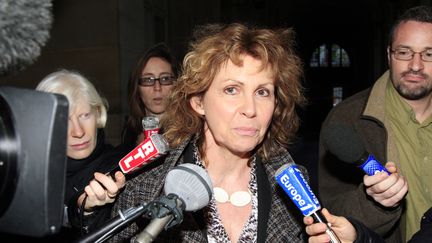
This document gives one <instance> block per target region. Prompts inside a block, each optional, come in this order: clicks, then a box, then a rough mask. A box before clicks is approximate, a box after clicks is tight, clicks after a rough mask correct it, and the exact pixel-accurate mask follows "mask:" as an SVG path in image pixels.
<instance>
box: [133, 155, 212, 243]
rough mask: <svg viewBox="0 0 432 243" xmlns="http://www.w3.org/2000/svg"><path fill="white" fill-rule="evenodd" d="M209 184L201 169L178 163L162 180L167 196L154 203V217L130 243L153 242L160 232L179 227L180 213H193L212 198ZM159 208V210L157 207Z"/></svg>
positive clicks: (208, 177)
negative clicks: (175, 226) (163, 180)
mask: <svg viewBox="0 0 432 243" xmlns="http://www.w3.org/2000/svg"><path fill="white" fill-rule="evenodd" d="M212 188H213V186H212V183H211V179H210V176H209V175H208V174H207V172H206V171H205V170H204V168H202V167H200V166H198V165H195V164H189V163H188V164H181V165H179V166H177V167H174V169H172V170H171V171H169V172H168V174H167V177H166V179H165V185H164V192H165V195H166V196H163V197H161V198H160V199H159V200H157V201H156V202H154V204H155V206H156V208H157V210H155V214H159V215H155V216H156V217H155V218H154V219H153V220H152V221H151V222H150V224H148V225H147V227H146V228H145V229H144V230H143V231H142V232H141V233H140V234H139V235H137V236H136V237H134V238H133V239H132V242H139V243H147V242H152V241H153V240H154V239H156V237H157V236H158V235H159V233H160V232H161V231H162V230H163V229H168V228H170V227H172V226H174V225H177V224H180V223H181V222H182V220H183V214H182V211H183V210H185V211H196V210H199V209H201V208H203V207H205V206H206V205H207V204H208V203H209V202H210V199H211V197H212V194H213V192H212ZM158 206H160V207H158Z"/></svg>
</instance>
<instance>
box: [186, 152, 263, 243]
mask: <svg viewBox="0 0 432 243" xmlns="http://www.w3.org/2000/svg"><path fill="white" fill-rule="evenodd" d="M194 145H195V144H194ZM194 157H195V158H194V159H195V163H196V164H197V165H199V166H201V167H203V168H205V167H204V164H203V161H202V160H201V158H200V156H199V153H198V149H197V148H196V146H194ZM250 166H251V172H250V173H251V174H250V181H249V185H248V189H249V191H250V193H251V197H252V212H251V215H250V216H249V219H248V220H247V221H246V223H245V225H244V226H243V229H242V232H241V234H240V236H239V239H238V240H237V242H239V243H250V242H256V241H257V228H258V190H257V180H256V166H255V157H254V158H253V159H252V160H251V163H250ZM204 216H205V219H206V222H207V239H208V242H209V243H221V242H227V243H228V242H231V241H230V239H229V238H228V234H227V232H226V230H225V227H224V226H223V225H222V221H221V219H220V218H219V212H218V210H217V207H216V201H215V197H214V196H213V197H212V199H211V200H210V203H209V205H208V206H207V207H206V208H205V209H204Z"/></svg>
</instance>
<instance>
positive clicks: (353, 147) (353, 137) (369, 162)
mask: <svg viewBox="0 0 432 243" xmlns="http://www.w3.org/2000/svg"><path fill="white" fill-rule="evenodd" d="M321 136H322V140H323V144H324V146H325V147H326V148H328V150H329V151H330V152H331V153H332V154H333V155H335V156H336V157H337V158H338V159H339V160H341V161H343V162H345V163H349V164H354V165H356V166H358V167H360V168H361V169H362V170H363V171H364V172H365V173H366V174H367V175H375V174H376V173H378V172H387V174H390V173H389V172H388V171H387V169H386V168H385V167H384V166H383V165H381V163H380V162H378V161H377V160H376V159H375V157H374V156H373V155H372V154H370V153H368V152H367V151H366V149H365V147H364V145H363V142H362V141H361V139H360V137H359V135H358V134H357V133H356V132H355V131H354V129H352V128H349V127H348V126H345V125H341V124H331V125H329V126H326V127H323V129H322V131H321Z"/></svg>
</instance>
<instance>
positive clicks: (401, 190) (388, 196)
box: [363, 162, 408, 207]
mask: <svg viewBox="0 0 432 243" xmlns="http://www.w3.org/2000/svg"><path fill="white" fill-rule="evenodd" d="M385 167H386V169H387V170H388V172H390V173H391V174H390V175H388V174H387V173H385V172H380V173H377V174H375V175H373V176H368V175H365V176H364V178H363V183H364V185H365V186H366V193H367V194H368V195H369V196H371V197H372V198H373V199H374V200H375V201H376V202H378V203H379V204H381V205H383V206H385V207H396V206H397V205H399V204H400V202H401V200H402V199H403V198H404V197H405V195H406V193H407V192H408V182H407V180H406V178H405V177H404V176H402V175H400V174H399V173H398V170H397V167H396V165H395V164H394V163H393V162H387V163H386V165H385Z"/></svg>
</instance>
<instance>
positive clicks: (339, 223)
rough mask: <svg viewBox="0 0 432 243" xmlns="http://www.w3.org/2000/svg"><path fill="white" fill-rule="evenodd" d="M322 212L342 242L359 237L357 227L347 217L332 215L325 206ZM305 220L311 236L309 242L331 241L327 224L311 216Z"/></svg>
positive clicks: (352, 240)
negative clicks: (327, 231) (316, 221)
mask: <svg viewBox="0 0 432 243" xmlns="http://www.w3.org/2000/svg"><path fill="white" fill-rule="evenodd" d="M321 212H322V214H323V216H324V217H325V218H326V219H327V222H328V223H329V224H330V225H331V228H332V229H333V231H334V232H335V233H336V235H337V236H338V237H339V239H340V240H341V241H342V242H354V241H355V240H356V239H357V232H356V229H355V228H354V226H353V225H352V224H351V223H350V222H349V221H348V220H347V219H346V218H345V217H340V216H335V215H332V214H330V212H329V211H328V210H327V209H325V208H323V209H322V211H321ZM303 222H304V224H305V225H306V233H307V234H308V235H309V236H310V237H309V243H321V242H322V243H325V242H329V241H330V238H329V236H328V234H327V233H326V230H327V225H326V224H324V223H314V219H313V218H312V217H311V216H306V217H304V219H303Z"/></svg>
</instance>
